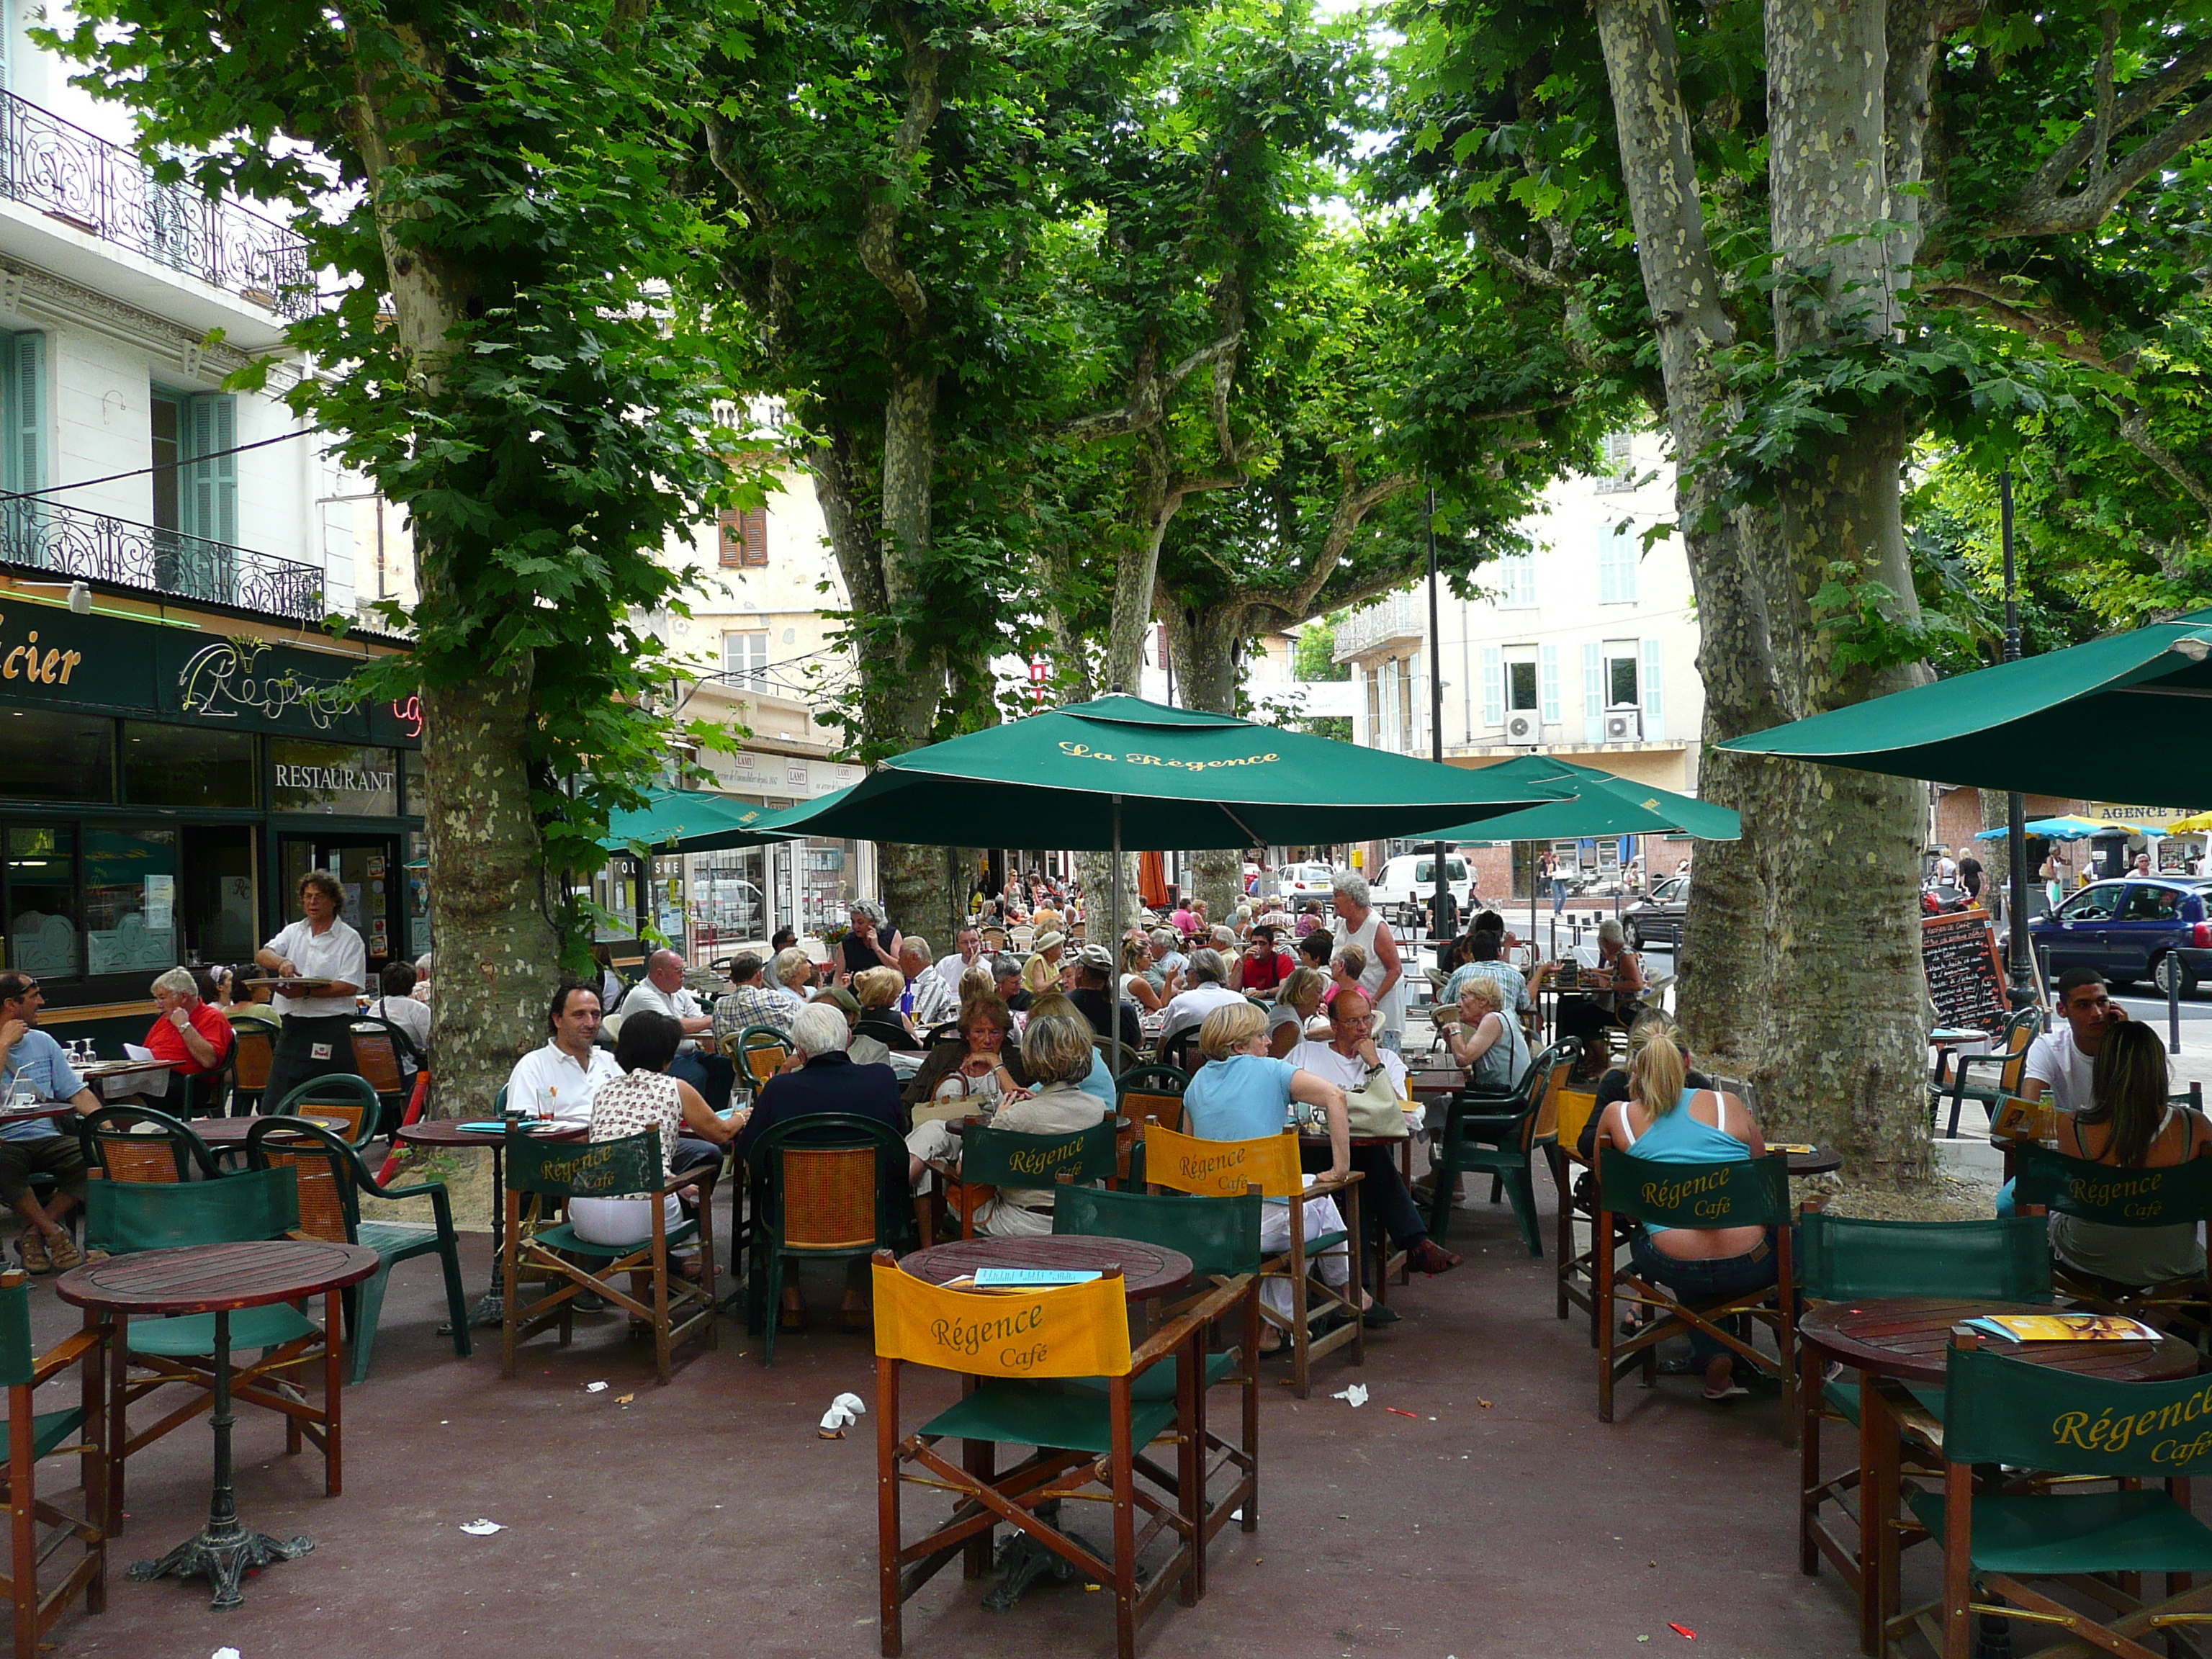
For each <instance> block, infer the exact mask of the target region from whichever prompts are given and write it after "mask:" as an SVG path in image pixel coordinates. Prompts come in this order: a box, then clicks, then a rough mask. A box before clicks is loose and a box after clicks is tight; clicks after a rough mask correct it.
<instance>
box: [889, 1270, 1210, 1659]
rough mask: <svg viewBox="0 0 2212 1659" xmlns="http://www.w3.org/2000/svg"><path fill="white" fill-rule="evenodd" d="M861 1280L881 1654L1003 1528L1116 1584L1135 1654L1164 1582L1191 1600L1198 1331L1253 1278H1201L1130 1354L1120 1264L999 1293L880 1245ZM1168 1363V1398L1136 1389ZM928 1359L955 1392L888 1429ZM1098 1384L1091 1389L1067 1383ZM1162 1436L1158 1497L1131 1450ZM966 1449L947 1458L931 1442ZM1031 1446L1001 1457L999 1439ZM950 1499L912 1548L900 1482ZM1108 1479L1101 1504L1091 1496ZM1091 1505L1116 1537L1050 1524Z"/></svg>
mask: <svg viewBox="0 0 2212 1659" xmlns="http://www.w3.org/2000/svg"><path fill="white" fill-rule="evenodd" d="M872 1272H873V1275H874V1279H875V1314H876V1317H875V1331H876V1494H877V1531H878V1572H879V1577H880V1588H881V1596H882V1615H881V1616H882V1627H883V1650H884V1653H885V1654H886V1655H890V1656H896V1655H897V1654H898V1653H900V1652H901V1651H902V1647H903V1644H904V1636H905V1630H904V1610H905V1604H906V1602H907V1601H908V1600H909V1599H910V1598H911V1597H912V1596H913V1595H915V1592H916V1591H918V1590H920V1589H921V1588H922V1586H923V1585H925V1584H927V1583H928V1582H929V1581H930V1580H931V1579H932V1578H933V1577H936V1575H937V1574H938V1573H939V1572H940V1571H943V1570H944V1569H945V1567H947V1566H949V1565H951V1562H952V1561H953V1559H954V1558H956V1557H957V1558H959V1559H961V1562H962V1571H963V1577H967V1578H970V1579H975V1578H981V1577H982V1576H983V1574H984V1573H985V1571H987V1570H988V1569H989V1567H990V1565H991V1559H992V1548H991V1545H992V1537H993V1534H994V1532H995V1531H996V1529H997V1528H999V1527H1000V1526H1001V1525H1006V1526H1012V1527H1013V1528H1016V1529H1017V1530H1018V1532H1020V1533H1021V1534H1024V1535H1025V1536H1027V1537H1028V1538H1029V1539H1030V1540H1031V1541H1034V1542H1035V1543H1036V1544H1038V1545H1040V1546H1042V1547H1043V1548H1045V1549H1048V1550H1049V1551H1051V1552H1052V1553H1054V1555H1056V1556H1058V1557H1060V1559H1062V1560H1065V1561H1066V1562H1068V1563H1069V1564H1070V1565H1073V1567H1074V1568H1075V1570H1076V1571H1077V1572H1078V1573H1079V1574H1081V1575H1082V1577H1084V1578H1085V1580H1086V1581H1088V1582H1090V1583H1096V1584H1097V1585H1099V1586H1100V1587H1102V1588H1103V1589H1109V1590H1110V1591H1111V1592H1112V1596H1113V1606H1114V1613H1115V1650H1116V1653H1117V1655H1118V1656H1119V1659H1133V1656H1134V1655H1135V1652H1136V1644H1137V1626H1138V1625H1139V1623H1140V1622H1141V1621H1142V1620H1144V1618H1145V1617H1146V1615H1147V1614H1148V1613H1151V1612H1152V1609H1153V1608H1154V1607H1156V1606H1157V1605H1158V1601H1159V1599H1160V1597H1161V1596H1162V1595H1164V1594H1165V1593H1166V1592H1167V1591H1168V1590H1170V1589H1174V1590H1176V1594H1177V1596H1178V1599H1179V1600H1181V1601H1182V1603H1183V1605H1184V1606H1186V1607H1188V1606H1190V1605H1191V1604H1193V1603H1194V1602H1195V1601H1197V1599H1198V1595H1199V1593H1200V1577H1199V1565H1200V1547H1199V1544H1198V1537H1199V1534H1200V1528H1202V1526H1203V1524H1204V1523H1203V1522H1202V1521H1201V1520H1200V1519H1199V1518H1198V1517H1197V1515H1196V1512H1195V1511H1196V1510H1197V1506H1198V1498H1197V1494H1198V1492H1199V1490H1200V1478H1199V1474H1198V1470H1199V1466H1200V1462H1201V1458H1202V1452H1201V1448H1200V1443H1199V1439H1198V1435H1197V1433H1196V1432H1195V1428H1196V1425H1197V1422H1198V1411H1199V1407H1198V1403H1197V1402H1198V1395H1199V1379H1200V1374H1201V1369H1202V1365H1201V1359H1200V1354H1201V1346H1202V1344H1201V1339H1202V1336H1203V1333H1204V1330H1205V1327H1206V1323H1207V1322H1208V1321H1210V1320H1212V1319H1214V1318H1217V1317H1218V1316H1221V1315H1223V1314H1225V1313H1226V1312H1228V1311H1229V1310H1230V1309H1231V1308H1232V1307H1233V1306H1234V1305H1235V1304H1236V1302H1237V1298H1238V1297H1242V1296H1244V1295H1247V1294H1249V1289H1248V1288H1247V1287H1245V1286H1243V1285H1237V1284H1232V1285H1225V1286H1221V1287H1218V1288H1217V1289H1215V1290H1214V1291H1212V1293H1211V1294H1210V1295H1208V1296H1206V1297H1203V1298H1201V1299H1200V1302H1199V1303H1198V1304H1196V1305H1195V1306H1193V1307H1191V1308H1188V1309H1187V1310H1184V1311H1183V1312H1182V1313H1181V1314H1179V1315H1177V1316H1176V1317H1175V1318H1173V1319H1172V1320H1170V1322H1168V1323H1167V1324H1165V1325H1164V1326H1163V1327H1162V1328H1160V1329H1158V1330H1157V1331H1154V1332H1153V1333H1152V1335H1151V1336H1149V1337H1147V1338H1146V1340H1145V1342H1144V1344H1143V1345H1142V1346H1139V1347H1137V1348H1135V1349H1132V1348H1131V1346H1130V1344H1129V1322H1128V1316H1127V1306H1126V1297H1125V1293H1124V1287H1123V1282H1122V1278H1121V1273H1120V1272H1119V1271H1118V1270H1116V1269H1110V1268H1109V1270H1108V1271H1107V1272H1106V1273H1104V1274H1103V1275H1102V1276H1101V1277H1099V1278H1097V1279H1093V1280H1091V1281H1090V1282H1088V1283H1086V1284H1078V1285H1068V1286H1066V1287H1065V1288H1062V1289H1055V1290H1039V1291H1021V1292H1018V1293H1016V1294H1013V1295H1003V1294H1000V1293H998V1292H995V1291H975V1290H954V1289H947V1288H940V1287H939V1286H937V1285H930V1284H926V1283H924V1282H923V1281H922V1280H921V1279H917V1278H915V1277H914V1276H913V1275H912V1274H909V1273H904V1272H902V1271H901V1270H900V1268H899V1267H898V1265H897V1263H896V1261H894V1260H893V1259H892V1257H891V1255H890V1251H888V1250H885V1251H882V1252H880V1253H878V1255H877V1256H876V1258H875V1262H874V1267H873V1269H872ZM1169 1359H1173V1360H1175V1361H1176V1384H1175V1389H1174V1390H1173V1395H1172V1397H1170V1398H1167V1399H1149V1398H1146V1397H1143V1395H1142V1393H1141V1392H1140V1390H1142V1389H1144V1388H1145V1386H1146V1383H1145V1379H1146V1376H1147V1374H1148V1373H1150V1372H1152V1370H1155V1369H1156V1368H1158V1366H1159V1365H1161V1364H1163V1363H1164V1362H1165V1361H1167V1360H1169ZM909 1364H917V1365H925V1366H928V1367H930V1368H931V1369H933V1370H943V1371H951V1372H954V1373H956V1374H957V1375H958V1376H960V1378H961V1388H962V1394H961V1397H960V1399H959V1401H958V1402H957V1404H955V1405H953V1406H951V1407H947V1408H946V1409H945V1410H944V1411H941V1412H939V1413H937V1415H936V1416H934V1417H933V1418H931V1419H930V1420H929V1421H928V1422H927V1423H925V1424H923V1425H921V1427H920V1428H919V1429H916V1430H915V1431H912V1432H910V1433H908V1432H905V1431H903V1430H902V1427H901V1425H900V1420H899V1416H900V1407H899V1400H900V1389H901V1384H902V1376H901V1371H902V1367H904V1366H906V1365H909ZM1085 1378H1095V1379H1097V1381H1098V1382H1099V1383H1101V1384H1102V1385H1103V1387H1098V1388H1071V1387H1068V1386H1067V1384H1068V1383H1071V1382H1075V1381H1079V1380H1081V1379H1085ZM1163 1439H1165V1440H1167V1441H1169V1442H1170V1443H1171V1444H1173V1445H1174V1447H1175V1450H1176V1486H1175V1487H1174V1489H1173V1490H1171V1491H1166V1492H1163V1491H1161V1490H1160V1489H1159V1488H1158V1482H1157V1481H1155V1480H1153V1479H1152V1477H1151V1474H1150V1469H1151V1468H1152V1460H1150V1459H1149V1458H1146V1457H1145V1456H1143V1455H1141V1454H1142V1453H1143V1452H1144V1451H1145V1449H1146V1448H1147V1447H1149V1446H1152V1445H1153V1444H1155V1443H1158V1442H1159V1441H1161V1440H1163ZM947 1440H957V1441H959V1442H961V1443H962V1455H961V1459H960V1461H959V1462H953V1461H952V1460H951V1458H949V1457H947V1456H946V1455H945V1454H944V1452H942V1451H940V1450H939V1445H940V1443H943V1442H945V1441H947ZM1001 1445H1012V1446H1018V1447H1025V1448H1030V1449H1031V1450H1030V1453H1029V1455H1027V1456H1026V1457H1024V1459H1023V1460H1022V1461H1021V1462H1018V1463H1017V1464H1015V1465H1014V1466H1013V1467H1012V1468H1009V1469H1006V1470H1004V1471H1000V1470H999V1469H998V1468H997V1467H996V1462H997V1449H998V1448H999V1447H1000V1446H1001ZM909 1485H912V1486H926V1487H928V1488H930V1489H932V1490H933V1491H936V1492H945V1493H949V1494H950V1495H951V1498H952V1511H951V1515H950V1516H948V1517H947V1518H946V1519H945V1521H944V1522H943V1523H942V1524H941V1525H938V1526H936V1527H933V1528H932V1529H931V1530H930V1531H928V1532H927V1534H924V1535H923V1536H921V1538H918V1539H916V1540H915V1541H913V1542H911V1543H908V1541H906V1537H905V1529H904V1515H903V1509H902V1498H903V1495H904V1489H905V1488H906V1487H907V1486H909ZM1098 1486H1103V1487H1105V1488H1106V1495H1105V1497H1104V1498H1103V1500H1101V1499H1099V1498H1098V1494H1097V1492H1094V1491H1093V1490H1092V1489H1093V1488H1095V1487H1098ZM1085 1498H1089V1499H1092V1500H1094V1501H1103V1502H1105V1503H1106V1504H1109V1505H1110V1516H1111V1525H1112V1527H1113V1539H1114V1541H1113V1545H1112V1547H1111V1548H1110V1549H1107V1550H1103V1551H1102V1550H1099V1549H1097V1547H1094V1546H1092V1545H1091V1544H1089V1543H1087V1542H1086V1541H1084V1540H1083V1539H1082V1538H1080V1537H1079V1536H1077V1535H1075V1534H1073V1533H1072V1532H1070V1531H1067V1530H1066V1529H1064V1528H1062V1527H1061V1526H1060V1508H1061V1506H1062V1505H1063V1504H1066V1503H1067V1502H1068V1501H1070V1500H1079V1499H1085ZM1162 1539H1164V1540H1166V1541H1167V1542H1168V1544H1169V1545H1170V1549H1169V1551H1168V1553H1166V1554H1165V1556H1164V1559H1156V1561H1155V1562H1154V1563H1153V1564H1152V1571H1151V1574H1150V1576H1149V1577H1148V1578H1147V1579H1146V1581H1145V1582H1144V1583H1141V1584H1140V1583H1139V1580H1138V1576H1137V1567H1138V1563H1139V1559H1140V1558H1141V1557H1142V1556H1143V1555H1144V1553H1145V1552H1146V1550H1147V1549H1150V1548H1152V1546H1153V1545H1154V1544H1155V1543H1156V1542H1158V1541H1161V1540H1162Z"/></svg>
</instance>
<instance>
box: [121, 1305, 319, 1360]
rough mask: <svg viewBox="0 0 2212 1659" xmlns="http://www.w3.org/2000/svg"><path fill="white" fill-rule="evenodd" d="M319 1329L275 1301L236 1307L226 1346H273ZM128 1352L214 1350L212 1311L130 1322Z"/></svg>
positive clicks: (187, 1355) (182, 1354) (178, 1355)
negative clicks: (253, 1305)
mask: <svg viewBox="0 0 2212 1659" xmlns="http://www.w3.org/2000/svg"><path fill="white" fill-rule="evenodd" d="M321 1334H323V1328H322V1327H321V1326H319V1325H318V1324H316V1323H315V1322H314V1321H313V1320H312V1319H310V1318H308V1317H307V1316H306V1315H305V1314H303V1313H301V1311H300V1310H298V1309H297V1308H294V1307H291V1306H289V1305H288V1304H284V1303H282V1302H279V1303H276V1304H273V1305H272V1306H270V1307H266V1308H240V1310H238V1311H237V1312H235V1313H234V1314H233V1315H231V1316H230V1346H231V1348H232V1350H233V1351H234V1352H236V1351H238V1350H240V1349H244V1348H275V1347H280V1346H283V1344H285V1343H287V1342H292V1341H296V1340H299V1339H300V1338H301V1337H303V1336H318V1337H319V1336H320V1335H321ZM131 1352H132V1353H133V1354H159V1355H161V1356H162V1357H163V1358H169V1359H203V1358H207V1357H208V1356H209V1355H210V1354H212V1353H213V1352H215V1316H214V1315H213V1314H177V1315H175V1316H172V1317H170V1318H167V1319H134V1320H132V1321H131Z"/></svg>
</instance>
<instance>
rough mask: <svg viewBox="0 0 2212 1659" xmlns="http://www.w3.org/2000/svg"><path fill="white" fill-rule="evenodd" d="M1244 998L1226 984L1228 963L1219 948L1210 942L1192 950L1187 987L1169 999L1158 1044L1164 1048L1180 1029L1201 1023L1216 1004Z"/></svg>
mask: <svg viewBox="0 0 2212 1659" xmlns="http://www.w3.org/2000/svg"><path fill="white" fill-rule="evenodd" d="M1243 1000H1244V994H1243V992H1241V991H1232V990H1231V989H1230V988H1229V964H1228V963H1226V962H1225V961H1224V960H1223V959H1222V956H1221V952H1220V951H1217V950H1215V949H1213V947H1212V946H1211V945H1206V946H1205V947H1203V948H1201V949H1200V950H1196V951H1192V952H1191V954H1190V989H1188V991H1184V992H1182V993H1181V994H1178V995H1176V996H1175V997H1174V998H1172V999H1170V1001H1169V1003H1168V1007H1167V1012H1166V1014H1165V1015H1164V1017H1163V1018H1162V1019H1161V1021H1160V1045H1161V1047H1163V1048H1165V1047H1166V1046H1167V1044H1168V1043H1170V1042H1173V1041H1174V1040H1175V1038H1176V1036H1179V1035H1180V1034H1182V1032H1184V1031H1188V1030H1193V1029H1194V1028H1195V1027H1197V1026H1200V1025H1202V1024H1205V1023H1206V1016H1207V1015H1208V1014H1210V1013H1212V1012H1213V1011H1214V1010H1215V1009H1216V1008H1225V1007H1227V1006H1229V1005H1230V1004H1231V1003H1232V1002H1243ZM1247 1006H1249V1004H1248V1005H1247Z"/></svg>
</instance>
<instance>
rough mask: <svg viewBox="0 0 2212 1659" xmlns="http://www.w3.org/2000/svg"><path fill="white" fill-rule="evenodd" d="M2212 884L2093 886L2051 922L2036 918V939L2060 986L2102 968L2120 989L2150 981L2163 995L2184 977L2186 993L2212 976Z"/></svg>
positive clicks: (2165, 880) (2169, 879)
mask: <svg viewBox="0 0 2212 1659" xmlns="http://www.w3.org/2000/svg"><path fill="white" fill-rule="evenodd" d="M2208 889H2212V882H2208V881H2205V880H2203V879H2201V878H2197V877H2192V876H2126V877H2116V878H2112V879H2110V880H2106V881H2097V882H2092V883H2090V884H2089V885H2088V886H2087V887H2084V888H2083V889H2082V890H2081V891H2080V892H2078V893H2075V895H2073V896H2071V897H2070V898H2069V899H2068V900H2067V901H2066V902H2064V903H2063V904H2062V905H2060V906H2059V907H2058V908H2057V910H2055V911H2053V912H2052V913H2051V915H2045V916H2032V917H2030V918H2029V919H2028V923H2027V932H2028V938H2029V939H2031V940H2032V941H2033V944H2034V945H2035V948H2036V951H2037V952H2038V954H2039V955H2040V956H2041V957H2043V960H2044V962H2045V964H2046V965H2047V966H2048V967H2049V969H2050V970H2051V976H2052V977H2053V978H2054V979H2055V978H2057V976H2058V975H2060V974H2063V973H2064V972H2065V971H2066V970H2067V969H2069V968H2094V969H2097V970H2098V971H2099V972H2100V973H2101V974H2103V975H2105V977H2106V979H2108V980H2110V981H2112V985H2113V987H2114V988H2116V989H2117V988H2118V987H2120V986H2123V985H2130V984H2133V983H2134V982H2136V981H2138V980H2144V979H2148V980H2149V981H2152V982H2153V983H2154V984H2155V985H2156V986H2157V987H2158V988H2159V989H2160V991H2161V992H2163V991H2165V990H2166V988H2167V986H2166V981H2167V978H2168V976H2169V975H2174V974H2179V975H2180V977H2181V994H2182V995H2184V996H2189V995H2191V994H2193V993H2194V992H2195V991H2196V989H2197V981H2199V980H2201V979H2204V978H2207V977H2212V921H2207V920H2206V915H2207V913H2206V908H2205V894H2206V892H2207V890H2208Z"/></svg>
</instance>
